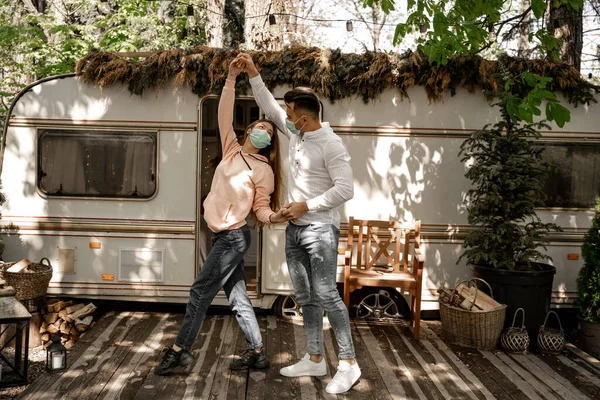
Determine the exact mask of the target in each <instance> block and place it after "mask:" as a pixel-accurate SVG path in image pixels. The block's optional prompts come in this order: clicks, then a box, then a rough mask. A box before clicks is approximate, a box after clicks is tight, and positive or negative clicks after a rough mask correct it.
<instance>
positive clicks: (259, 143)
mask: <svg viewBox="0 0 600 400" xmlns="http://www.w3.org/2000/svg"><path fill="white" fill-rule="evenodd" d="M250 141H251V142H252V145H253V146H254V147H256V148H257V149H264V148H265V147H267V146H268V145H270V144H271V137H270V136H269V133H268V132H267V131H265V130H263V129H258V128H254V129H252V132H250Z"/></svg>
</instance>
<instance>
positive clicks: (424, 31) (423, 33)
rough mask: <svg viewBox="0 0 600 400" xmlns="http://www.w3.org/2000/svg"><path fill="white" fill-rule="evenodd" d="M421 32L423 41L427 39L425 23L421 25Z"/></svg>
mask: <svg viewBox="0 0 600 400" xmlns="http://www.w3.org/2000/svg"><path fill="white" fill-rule="evenodd" d="M419 32H420V33H421V39H427V26H425V24H424V23H421V24H420V25H419Z"/></svg>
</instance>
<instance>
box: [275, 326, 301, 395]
mask: <svg viewBox="0 0 600 400" xmlns="http://www.w3.org/2000/svg"><path fill="white" fill-rule="evenodd" d="M297 321H301V320H297ZM293 324H294V322H291V321H286V320H284V319H280V320H279V328H280V329H279V334H280V340H281V353H282V356H283V359H282V363H283V366H288V365H291V364H294V363H296V362H297V361H298V358H297V357H296V341H295V338H294V326H293ZM281 378H282V380H283V383H284V385H286V388H285V393H286V395H287V397H282V398H286V399H300V398H302V397H301V394H300V381H299V379H298V378H288V377H285V376H282V377H281Z"/></svg>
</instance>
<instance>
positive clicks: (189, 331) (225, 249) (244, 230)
mask: <svg viewBox="0 0 600 400" xmlns="http://www.w3.org/2000/svg"><path fill="white" fill-rule="evenodd" d="M249 247H250V228H248V226H247V225H244V226H242V227H241V228H239V229H234V230H230V231H222V232H219V233H215V234H213V238H212V249H211V250H210V253H209V254H208V257H207V258H206V262H205V263H204V265H203V266H202V269H201V270H200V274H199V275H198V277H197V278H196V281H195V282H194V284H193V285H192V288H191V289H190V300H189V301H188V304H187V307H186V309H185V317H184V318H183V324H182V325H181V328H180V329H179V334H178V335H177V338H176V339H175V344H176V345H177V346H179V347H181V348H182V349H184V350H187V351H189V350H190V349H191V348H192V346H193V345H194V342H195V341H196V336H198V332H199V331H200V326H201V325H202V322H203V321H204V317H205V316H206V311H207V310H208V306H210V303H212V301H213V299H214V298H215V296H216V295H217V293H219V290H221V288H223V289H225V294H227V298H228V299H229V304H231V309H232V310H233V312H234V313H235V317H236V318H237V321H238V323H239V324H240V328H241V329H242V331H243V332H244V335H245V336H246V342H247V343H248V348H252V349H256V348H261V347H262V345H263V343H262V336H261V334H260V328H259V327H258V321H257V320H256V315H255V314H254V309H253V308H252V303H251V302H250V298H249V297H248V292H247V291H246V275H245V274H244V260H243V257H244V254H245V253H246V251H247V250H248V248H249Z"/></svg>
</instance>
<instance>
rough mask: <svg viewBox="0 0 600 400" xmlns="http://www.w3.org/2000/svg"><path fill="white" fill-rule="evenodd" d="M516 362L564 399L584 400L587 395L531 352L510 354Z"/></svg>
mask: <svg viewBox="0 0 600 400" xmlns="http://www.w3.org/2000/svg"><path fill="white" fill-rule="evenodd" d="M510 356H511V357H512V358H514V359H515V360H516V361H517V362H518V363H520V364H521V365H523V367H525V368H527V370H528V371H530V372H531V373H533V374H534V375H535V376H537V377H539V378H540V379H541V380H542V382H545V383H546V385H548V386H549V387H550V388H552V390H554V391H555V392H556V393H558V394H559V395H560V396H562V397H563V398H565V399H577V400H584V399H587V398H588V397H587V396H586V395H584V394H583V393H581V392H580V391H579V389H577V388H576V387H575V386H573V385H572V384H571V382H569V381H568V380H567V379H565V378H563V377H562V376H560V374H557V373H556V372H555V371H554V370H553V369H552V368H550V367H549V366H548V364H546V363H544V362H543V361H541V360H539V359H538V358H537V357H536V356H534V355H532V354H529V353H527V354H511V355H510Z"/></svg>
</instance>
